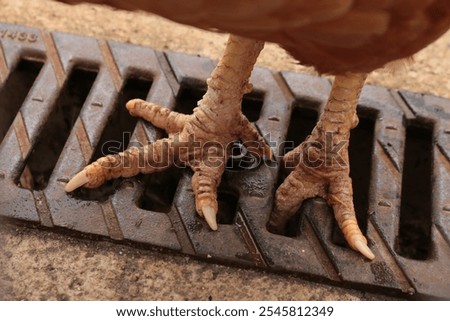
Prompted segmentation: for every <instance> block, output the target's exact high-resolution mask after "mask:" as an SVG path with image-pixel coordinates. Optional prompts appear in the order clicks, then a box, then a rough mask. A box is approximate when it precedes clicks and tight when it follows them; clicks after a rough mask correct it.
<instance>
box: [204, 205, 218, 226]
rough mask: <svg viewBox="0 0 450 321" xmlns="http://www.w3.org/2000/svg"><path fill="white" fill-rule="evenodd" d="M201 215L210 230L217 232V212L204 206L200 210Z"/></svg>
mask: <svg viewBox="0 0 450 321" xmlns="http://www.w3.org/2000/svg"><path fill="white" fill-rule="evenodd" d="M202 214H203V217H204V218H205V220H206V222H207V223H208V225H209V227H210V228H211V230H213V231H217V218H216V215H217V212H216V211H215V210H214V209H213V208H212V207H210V206H205V207H203V208H202Z"/></svg>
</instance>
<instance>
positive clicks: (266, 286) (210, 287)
mask: <svg viewBox="0 0 450 321" xmlns="http://www.w3.org/2000/svg"><path fill="white" fill-rule="evenodd" d="M0 8H1V9H0V21H1V22H8V23H17V24H23V25H28V26H33V27H38V28H45V29H47V30H50V31H63V32H70V33H77V34H83V35H88V36H93V37H96V38H105V39H113V40H117V41H123V42H130V43H135V44H141V45H146V46H150V47H153V48H155V49H157V50H172V51H180V52H186V53H191V54H199V55H202V56H206V57H210V58H214V59H217V58H218V57H219V56H220V54H221V52H222V50H223V45H224V43H225V41H226V35H221V34H216V33H211V32H206V31H202V30H198V29H195V28H190V27H185V26H182V25H179V24H175V23H172V22H170V21H167V20H165V19H162V18H160V17H157V16H154V15H150V14H146V13H143V12H134V13H131V12H125V11H119V10H113V9H110V8H107V7H104V6H94V5H86V4H82V5H78V6H74V7H68V6H67V5H65V4H60V3H56V2H53V1H49V0H36V1H26V0H16V1H8V0H0ZM449 52H450V33H447V34H446V35H445V36H444V37H442V38H441V39H440V40H439V41H437V42H436V43H434V44H433V45H432V46H429V47H428V48H426V49H425V50H423V51H422V52H420V53H419V54H418V55H417V56H416V58H415V60H416V63H415V64H414V65H412V66H410V67H409V69H407V70H406V69H405V70H402V71H399V72H398V73H397V74H396V75H395V76H393V75H392V74H390V73H386V72H376V73H374V74H373V75H371V76H370V78H369V83H372V84H378V85H382V86H387V87H394V88H404V89H408V90H412V91H418V92H427V93H433V94H436V95H440V96H444V97H447V98H450V75H449V73H450V72H449V70H450V59H448V57H449ZM258 64H259V65H261V66H265V67H269V68H272V69H276V70H294V71H305V72H309V73H312V72H313V71H312V70H310V69H308V68H304V67H302V66H299V65H297V64H295V61H294V60H293V59H292V58H291V57H289V55H287V54H286V53H285V52H284V51H283V50H282V49H280V48H279V47H278V46H276V45H274V44H267V45H266V48H265V49H264V50H263V52H262V54H261V56H260V58H259V59H258ZM0 210H1V209H0ZM0 271H1V273H0V299H6V300H64V299H69V300H94V299H95V300H120V299H131V300H135V299H137V300H161V299H168V300H173V299H175V300H208V299H212V300H360V299H363V300H364V299H369V300H376V299H378V300H384V299H389V298H388V297H384V296H379V295H374V294H368V293H363V292H360V291H355V290H350V289H342V288H338V287H332V286H327V285H320V284H316V283H312V282H306V281H303V280H300V279H298V278H294V277H291V276H286V275H276V274H270V273H264V272H261V271H255V270H243V269H239V268H234V267H227V266H220V265H215V264H210V263H208V262H201V261H197V260H195V259H192V258H189V257H185V256H179V255H173V254H167V253H160V252H158V251H156V250H154V251H152V250H141V249H135V248H132V247H129V246H126V245H122V244H116V243H111V242H107V241H98V240H95V239H89V238H83V239H80V238H75V237H72V236H68V235H62V234H57V233H53V232H51V231H47V230H42V229H38V228H35V227H32V226H21V225H17V224H11V223H7V222H2V224H0Z"/></svg>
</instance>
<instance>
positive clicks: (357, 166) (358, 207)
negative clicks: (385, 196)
mask: <svg viewBox="0 0 450 321" xmlns="http://www.w3.org/2000/svg"><path fill="white" fill-rule="evenodd" d="M357 112H358V117H359V124H358V126H356V127H355V128H353V129H352V131H351V133H350V142H349V149H348V153H349V161H350V177H351V179H352V182H353V204H354V206H355V213H356V219H357V221H358V225H359V227H360V228H361V231H362V232H363V234H366V231H367V219H368V214H369V213H368V211H369V189H370V181H371V172H372V155H373V151H374V131H375V119H376V117H377V113H376V111H372V110H370V109H365V108H361V107H358V111H357ZM332 241H333V243H334V244H336V245H341V246H347V242H346V241H345V239H344V235H343V234H342V231H341V230H340V229H339V227H338V225H337V222H336V220H335V221H334V226H333V234H332Z"/></svg>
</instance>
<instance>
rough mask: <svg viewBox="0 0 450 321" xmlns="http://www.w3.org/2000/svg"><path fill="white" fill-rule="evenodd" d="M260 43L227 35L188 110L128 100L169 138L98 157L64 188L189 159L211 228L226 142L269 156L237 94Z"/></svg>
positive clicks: (200, 208)
mask: <svg viewBox="0 0 450 321" xmlns="http://www.w3.org/2000/svg"><path fill="white" fill-rule="evenodd" d="M263 46H264V43H263V42H261V41H254V40H250V39H246V38H242V37H237V36H233V35H231V36H230V38H229V40H228V43H227V46H226V48H225V52H224V54H223V57H222V58H221V60H220V61H219V63H218V65H217V67H216V68H215V69H214V71H213V72H212V74H211V77H210V78H209V79H208V80H207V84H208V90H207V92H206V94H205V95H204V96H203V98H202V100H200V101H199V102H198V107H197V108H195V109H194V112H193V114H192V115H184V114H179V113H176V112H173V111H170V110H169V109H167V108H164V107H160V106H158V105H155V104H152V103H148V102H145V101H142V100H138V99H135V100H131V101H129V102H128V103H127V105H126V107H127V109H128V110H129V111H130V113H131V115H133V116H139V117H142V118H144V119H145V120H147V121H149V122H151V123H152V124H153V125H155V126H156V127H159V128H162V129H164V130H166V131H167V132H168V133H169V138H165V139H159V140H157V141H155V142H153V143H151V144H149V145H147V146H145V147H141V148H137V147H132V148H130V149H128V150H125V151H124V152H122V153H119V154H115V155H108V156H105V157H102V158H100V159H98V160H97V161H95V162H94V163H92V164H90V165H88V166H87V167H85V168H84V169H83V170H82V171H81V172H79V173H78V174H77V175H75V176H74V177H73V178H72V179H71V180H70V181H69V183H67V185H66V187H65V190H66V192H71V191H73V190H75V189H76V188H78V187H81V186H85V187H88V188H94V187H98V186H100V185H101V184H103V183H104V182H105V181H106V180H110V179H113V178H117V177H131V176H135V175H137V174H138V173H144V174H149V173H153V172H157V171H162V170H164V169H166V168H168V167H169V166H172V165H173V164H174V163H175V164H184V165H189V166H190V167H191V168H192V169H193V171H194V175H193V178H192V187H193V190H194V194H195V202H196V210H197V212H198V214H200V216H203V217H204V218H205V219H206V221H207V223H208V225H209V226H210V228H211V229H212V230H216V229H217V221H216V214H217V210H218V204H217V187H218V186H219V183H220V180H221V176H222V173H223V171H224V168H225V164H226V161H227V159H228V157H229V155H230V147H231V143H232V142H233V141H236V140H238V139H241V140H242V141H243V142H244V145H245V144H246V143H249V142H250V143H251V151H252V152H253V153H254V154H257V155H258V156H263V157H268V158H271V157H272V151H271V149H270V147H269V146H268V145H267V144H266V143H265V141H264V139H263V138H262V137H261V136H260V135H259V133H258V132H257V131H256V129H255V128H254V127H253V126H252V125H251V124H250V122H249V121H248V119H247V118H246V117H245V116H244V115H243V114H242V113H241V102H242V96H243V95H244V94H245V93H248V92H250V91H251V89H252V86H251V85H250V83H249V78H250V74H251V71H252V69H253V66H254V64H255V62H256V59H257V57H258V55H259V52H260V51H261V50H262V48H263ZM255 143H256V144H255Z"/></svg>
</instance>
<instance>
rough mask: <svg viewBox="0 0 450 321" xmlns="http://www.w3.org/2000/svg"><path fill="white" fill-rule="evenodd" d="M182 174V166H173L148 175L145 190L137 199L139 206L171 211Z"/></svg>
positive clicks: (144, 208)
mask: <svg viewBox="0 0 450 321" xmlns="http://www.w3.org/2000/svg"><path fill="white" fill-rule="evenodd" d="M182 174H183V169H182V168H178V167H175V166H172V167H171V168H168V169H165V170H164V171H162V172H157V173H152V174H149V175H146V176H145V178H144V191H143V193H142V195H141V196H140V197H139V199H138V201H137V206H138V207H139V208H141V209H143V210H147V211H152V212H160V213H168V212H170V209H171V208H172V203H173V198H174V197H175V192H176V190H177V187H178V182H179V180H180V178H181V176H182Z"/></svg>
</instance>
